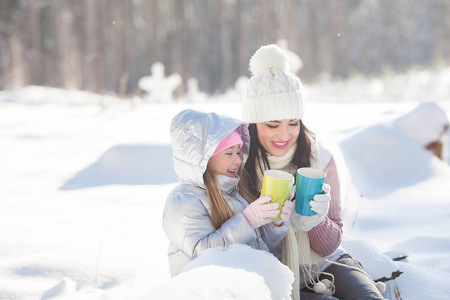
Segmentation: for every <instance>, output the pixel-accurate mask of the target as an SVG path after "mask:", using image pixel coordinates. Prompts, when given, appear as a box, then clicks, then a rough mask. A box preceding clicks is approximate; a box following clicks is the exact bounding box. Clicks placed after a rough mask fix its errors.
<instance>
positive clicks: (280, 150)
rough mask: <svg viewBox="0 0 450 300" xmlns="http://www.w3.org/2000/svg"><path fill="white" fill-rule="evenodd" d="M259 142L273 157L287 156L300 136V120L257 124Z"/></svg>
mask: <svg viewBox="0 0 450 300" xmlns="http://www.w3.org/2000/svg"><path fill="white" fill-rule="evenodd" d="M256 128H257V129H258V140H259V142H260V143H261V145H262V146H263V147H264V149H265V150H266V151H267V152H268V153H269V154H271V155H273V156H278V157H279V156H283V155H285V154H286V153H287V152H288V151H289V150H290V149H291V148H292V147H293V146H294V145H295V144H296V143H297V139H298V135H299V134H300V120H296V119H292V120H288V119H286V120H280V121H270V122H264V123H257V124H256Z"/></svg>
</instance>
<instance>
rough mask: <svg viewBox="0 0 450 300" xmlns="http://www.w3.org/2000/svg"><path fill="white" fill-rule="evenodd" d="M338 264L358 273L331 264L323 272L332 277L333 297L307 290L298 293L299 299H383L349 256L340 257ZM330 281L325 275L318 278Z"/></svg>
mask: <svg viewBox="0 0 450 300" xmlns="http://www.w3.org/2000/svg"><path fill="white" fill-rule="evenodd" d="M337 262H338V263H340V264H344V265H348V266H352V267H356V268H358V269H359V270H360V271H357V270H353V269H349V268H346V267H343V266H338V265H334V264H332V265H331V266H329V267H328V268H326V269H325V272H327V273H331V274H333V275H334V286H335V288H336V292H335V294H334V296H327V295H323V294H316V293H314V292H313V291H311V290H309V289H308V288H304V289H302V290H301V291H300V298H301V299H302V300H305V299H313V300H314V299H317V300H319V299H320V300H321V299H339V300H359V299H361V300H367V299H378V300H379V299H384V298H383V296H382V295H381V293H380V292H379V291H378V289H377V287H376V286H375V284H374V283H373V282H372V280H370V279H369V277H368V275H367V273H365V272H364V269H363V268H362V266H361V264H360V263H359V262H358V261H356V260H354V259H353V258H352V257H351V256H350V255H348V254H346V255H343V256H341V257H340V258H339V259H338V260H337ZM325 278H327V279H330V280H331V278H329V276H327V275H322V276H320V279H325Z"/></svg>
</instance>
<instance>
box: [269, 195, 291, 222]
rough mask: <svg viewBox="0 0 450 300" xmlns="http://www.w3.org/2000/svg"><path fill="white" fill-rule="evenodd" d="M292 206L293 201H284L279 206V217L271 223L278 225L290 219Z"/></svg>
mask: <svg viewBox="0 0 450 300" xmlns="http://www.w3.org/2000/svg"><path fill="white" fill-rule="evenodd" d="M293 207H294V202H292V201H290V200H286V201H284V204H283V207H282V208H281V214H280V218H279V219H278V220H274V221H273V225H276V226H280V225H282V224H283V223H285V222H287V221H289V220H290V219H291V213H292V208H293Z"/></svg>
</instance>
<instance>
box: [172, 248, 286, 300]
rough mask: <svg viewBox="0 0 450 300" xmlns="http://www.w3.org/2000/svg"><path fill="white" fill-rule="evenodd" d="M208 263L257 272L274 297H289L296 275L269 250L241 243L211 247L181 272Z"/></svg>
mask: <svg viewBox="0 0 450 300" xmlns="http://www.w3.org/2000/svg"><path fill="white" fill-rule="evenodd" d="M208 265H215V266H223V267H228V268H235V269H243V270H245V271H247V272H251V273H256V274H258V275H260V276H262V277H263V278H264V282H265V283H266V285H267V286H268V287H269V289H270V291H271V294H272V298H273V299H289V294H290V291H291V289H292V287H291V284H292V282H294V275H293V273H292V272H291V270H289V268H288V267H287V266H285V265H283V264H282V263H280V262H279V261H278V259H277V258H276V257H275V256H273V255H272V254H270V253H268V252H265V251H261V250H255V249H253V248H250V247H249V246H247V245H240V244H235V245H232V246H231V247H230V248H228V250H227V251H223V250H222V249H220V248H214V249H209V250H208V251H206V252H205V253H204V254H203V255H202V256H200V257H199V258H197V259H195V260H193V261H192V262H191V263H190V264H188V265H187V266H185V267H184V268H183V269H182V270H181V273H184V272H188V271H190V270H193V269H195V268H199V267H204V266H208Z"/></svg>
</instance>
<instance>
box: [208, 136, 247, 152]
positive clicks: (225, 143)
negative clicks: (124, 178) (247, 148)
mask: <svg viewBox="0 0 450 300" xmlns="http://www.w3.org/2000/svg"><path fill="white" fill-rule="evenodd" d="M243 144H244V142H243V141H242V139H241V136H240V135H239V133H237V132H236V131H233V132H232V133H230V135H229V136H227V137H225V138H224V139H223V140H222V141H221V142H220V143H219V145H218V146H217V148H216V151H214V153H213V156H214V155H216V154H217V153H220V152H222V151H223V150H225V149H228V148H230V147H233V146H234V145H239V148H241V147H242V145H243Z"/></svg>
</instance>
